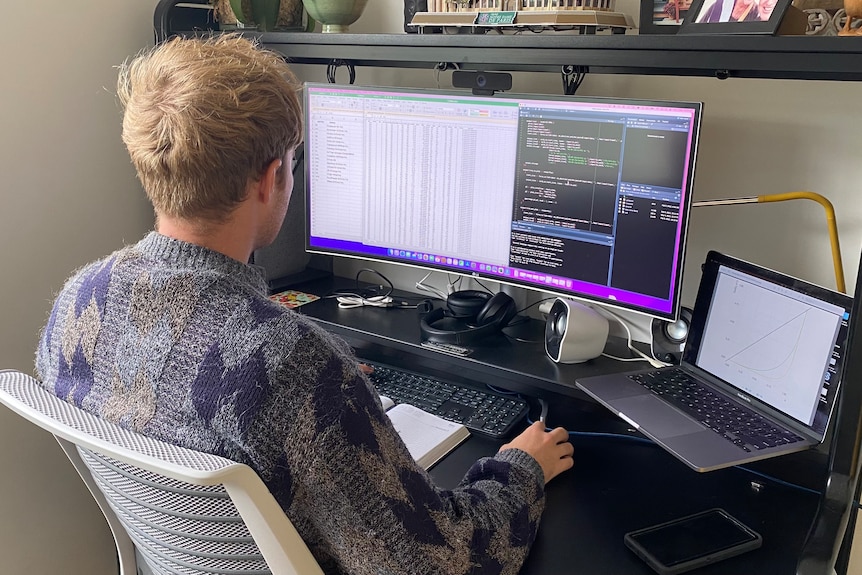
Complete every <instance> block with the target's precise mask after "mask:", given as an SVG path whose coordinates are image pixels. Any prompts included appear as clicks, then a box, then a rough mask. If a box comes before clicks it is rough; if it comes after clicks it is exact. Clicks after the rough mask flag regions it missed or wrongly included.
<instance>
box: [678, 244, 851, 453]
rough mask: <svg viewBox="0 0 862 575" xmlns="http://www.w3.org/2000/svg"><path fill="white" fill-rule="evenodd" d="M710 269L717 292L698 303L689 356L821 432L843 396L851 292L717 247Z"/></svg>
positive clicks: (748, 395) (744, 393) (747, 394)
mask: <svg viewBox="0 0 862 575" xmlns="http://www.w3.org/2000/svg"><path fill="white" fill-rule="evenodd" d="M721 260H723V261H721ZM704 274H705V277H704V280H710V281H704V282H702V283H703V284H705V285H706V287H707V289H708V291H711V293H710V294H699V295H698V298H699V300H700V298H701V297H706V296H709V297H710V299H709V303H708V305H704V306H700V304H701V302H700V301H698V306H696V308H695V309H697V307H700V310H699V311H701V314H700V315H701V317H700V318H693V320H692V331H693V332H695V331H698V332H699V337H695V338H694V340H695V341H693V342H692V343H693V345H692V346H690V347H692V348H693V349H691V350H689V349H686V359H687V360H689V361H691V359H692V358H693V361H691V363H694V364H695V365H696V366H697V367H699V368H700V369H702V370H705V371H707V372H709V373H710V374H712V375H714V376H716V377H718V378H720V379H722V380H723V381H725V382H726V383H729V384H730V385H732V386H733V387H734V388H736V389H737V390H739V392H741V393H738V394H737V395H738V396H739V397H741V398H742V399H744V400H746V401H749V402H750V403H753V404H754V405H757V401H756V400H759V401H760V402H763V403H764V404H766V405H769V406H771V407H772V408H774V409H776V410H778V411H780V412H781V413H783V414H785V415H787V416H789V417H791V418H793V419H795V420H797V421H799V422H801V423H803V424H804V425H806V426H808V427H809V428H811V430H812V431H814V432H815V433H817V434H818V435H819V436H820V437H821V438H822V437H823V435H824V434H825V432H826V427H827V424H828V423H829V417H830V415H831V412H832V407H833V405H834V404H835V399H836V397H837V392H838V387H839V377H840V374H841V367H842V359H843V353H844V350H845V347H846V338H847V332H848V321H849V317H850V314H849V310H850V305H851V303H852V299H851V298H850V297H848V296H846V295H844V294H839V293H836V292H832V291H830V290H827V289H825V288H822V287H819V286H814V285H811V284H807V283H805V282H801V281H800V280H797V279H795V278H790V277H788V276H784V275H782V274H778V273H776V272H774V271H771V270H765V269H763V268H759V267H757V266H754V265H753V264H748V263H745V262H739V261H738V260H733V259H731V258H728V257H727V256H722V255H720V254H715V253H711V254H710V257H708V258H707V266H706V267H705V269H704ZM706 274H709V277H708V278H707V277H706ZM703 287H704V285H702V290H703ZM710 287H711V290H709V288H710ZM703 303H706V302H703ZM704 309H705V310H706V311H705V313H704V312H703V310H704ZM698 324H699V325H698Z"/></svg>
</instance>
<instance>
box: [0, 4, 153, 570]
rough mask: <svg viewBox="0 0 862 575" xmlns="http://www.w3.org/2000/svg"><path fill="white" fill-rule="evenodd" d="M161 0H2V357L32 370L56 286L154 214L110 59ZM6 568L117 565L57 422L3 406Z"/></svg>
mask: <svg viewBox="0 0 862 575" xmlns="http://www.w3.org/2000/svg"><path fill="white" fill-rule="evenodd" d="M155 5H156V0H87V1H85V2H59V1H54V2H4V4H3V23H4V27H3V34H2V35H0V54H2V59H3V80H2V83H0V102H2V104H0V174H2V184H0V188H2V209H0V246H2V248H0V306H2V311H0V318H2V320H0V369H2V368H15V369H19V370H22V371H26V372H32V365H33V353H34V350H35V346H36V341H37V339H38V333H39V329H40V328H41V326H42V324H43V323H44V321H45V319H46V318H47V314H48V311H49V309H50V303H51V300H52V299H53V298H52V295H53V293H54V292H55V291H56V290H57V289H58V288H59V287H60V286H61V285H62V282H63V280H64V279H65V278H66V277H67V276H68V275H69V274H70V272H71V271H72V270H74V269H75V268H76V267H78V266H80V265H82V264H84V263H86V262H87V261H89V260H92V259H94V258H96V257H98V256H100V255H102V254H105V253H108V252H110V251H112V250H114V249H116V248H118V247H120V246H121V245H122V243H123V242H124V241H126V240H128V241H132V240H135V239H137V238H138V237H140V236H142V235H143V234H144V233H145V231H146V230H147V229H150V228H152V215H151V210H150V208H149V207H148V204H146V201H145V198H144V196H143V194H142V192H141V191H140V187H139V186H138V184H137V182H136V179H135V175H134V170H133V169H132V167H131V165H130V163H129V160H128V158H127V156H126V153H125V150H124V149H123V145H122V142H121V140H120V121H121V117H120V113H119V108H118V106H117V105H116V102H115V97H114V95H113V94H114V93H115V89H114V87H115V85H116V70H115V69H114V66H116V65H117V64H119V63H120V62H122V61H123V60H124V59H125V58H126V57H127V56H128V55H130V54H133V53H135V52H137V51H138V50H140V49H141V48H144V47H145V46H147V45H150V44H152V42H153V31H152V22H153V10H154V8H155ZM0 461H3V472H2V473H0V573H10V574H11V573H22V574H23V573H28V574H34V575H40V574H49V573H50V574H55V573H63V574H66V575H102V574H105V575H107V574H112V575H113V574H115V573H117V566H116V552H115V551H114V548H113V541H112V539H111V538H110V534H109V532H108V529H107V526H106V525H105V522H104V519H103V518H102V516H101V513H100V512H99V511H98V508H97V507H96V505H95V503H93V501H92V499H91V498H90V495H89V493H88V492H87V491H86V489H85V487H84V485H83V483H81V481H80V479H78V477H77V475H75V472H74V470H73V469H72V467H71V466H70V465H69V463H68V461H67V460H66V459H65V456H63V454H62V452H61V451H60V449H59V447H58V446H57V444H56V442H55V441H54V440H53V438H51V437H50V436H49V435H48V434H46V433H44V432H41V431H37V430H35V428H34V427H32V426H31V425H29V424H25V423H22V421H21V420H19V419H18V418H17V417H16V416H13V415H12V414H11V413H10V412H9V411H8V410H6V409H5V408H0Z"/></svg>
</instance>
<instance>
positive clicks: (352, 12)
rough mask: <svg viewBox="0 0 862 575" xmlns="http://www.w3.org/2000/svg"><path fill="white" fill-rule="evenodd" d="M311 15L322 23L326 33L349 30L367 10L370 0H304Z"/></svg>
mask: <svg viewBox="0 0 862 575" xmlns="http://www.w3.org/2000/svg"><path fill="white" fill-rule="evenodd" d="M302 3H303V4H304V5H305V10H306V11H307V12H308V13H309V15H310V16H311V17H312V18H314V19H315V20H317V21H318V22H320V23H321V24H322V26H323V27H322V29H321V31H322V32H324V33H339V32H347V30H348V28H349V26H350V25H351V24H353V23H354V22H356V21H357V20H358V19H359V17H360V16H361V15H362V11H363V10H365V5H366V4H367V3H368V0H302Z"/></svg>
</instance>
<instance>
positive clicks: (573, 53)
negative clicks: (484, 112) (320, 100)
mask: <svg viewBox="0 0 862 575" xmlns="http://www.w3.org/2000/svg"><path fill="white" fill-rule="evenodd" d="M258 36H259V37H260V40H261V41H262V42H263V43H264V44H266V45H267V46H268V47H270V48H272V49H275V50H278V51H280V52H281V53H282V54H284V55H285V56H288V57H289V58H290V59H291V61H293V62H296V63H301V64H326V63H329V62H330V61H332V60H336V59H344V60H346V61H349V62H350V63H352V64H353V65H354V66H378V67H400V68H433V67H434V66H435V65H437V64H438V63H450V64H457V65H458V66H459V67H460V68H462V69H468V70H486V71H487V70H503V71H543V72H559V71H560V67H561V66H564V65H573V66H586V67H588V68H589V71H590V73H599V74H641V75H670V76H706V77H716V76H724V77H730V78H780V79H805V80H848V81H859V80H862V43H860V42H855V41H853V40H852V39H850V38H839V37H837V36H833V37H825V36H824V37H820V36H817V37H805V36H796V37H791V36H787V37H764V36H750V37H748V36H741V37H727V36H725V37H716V36H666V35H652V36H638V35H619V34H616V35H607V36H603V35H580V36H578V35H545V36H542V35H541V34H532V35H526V36H525V35H519V36H509V35H499V34H493V35H490V34H486V35H445V34H423V35H418V34H314V33H303V32H292V33H291V32H272V33H264V34H259V35H258Z"/></svg>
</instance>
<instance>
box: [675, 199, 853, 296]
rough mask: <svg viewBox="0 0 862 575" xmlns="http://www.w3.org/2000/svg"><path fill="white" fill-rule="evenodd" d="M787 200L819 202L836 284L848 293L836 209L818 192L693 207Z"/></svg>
mask: <svg viewBox="0 0 862 575" xmlns="http://www.w3.org/2000/svg"><path fill="white" fill-rule="evenodd" d="M787 200H812V201H814V202H817V203H818V204H820V205H821V206H823V209H824V210H825V211H826V225H827V227H828V229H829V242H830V245H831V247H832V264H833V266H834V268H835V284H836V286H837V288H838V291H840V292H841V293H847V286H846V285H845V283H844V266H843V264H842V263H841V246H840V244H839V242H838V225H837V223H836V221H835V208H834V207H833V206H832V202H830V201H829V200H827V199H826V198H825V197H823V196H821V195H820V194H818V193H816V192H806V191H801V192H787V193H784V194H772V195H768V196H749V197H744V198H727V199H722V200H706V201H702V202H694V203H693V204H692V206H693V207H705V206H730V205H735V204H755V203H765V202H784V201H787Z"/></svg>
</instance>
